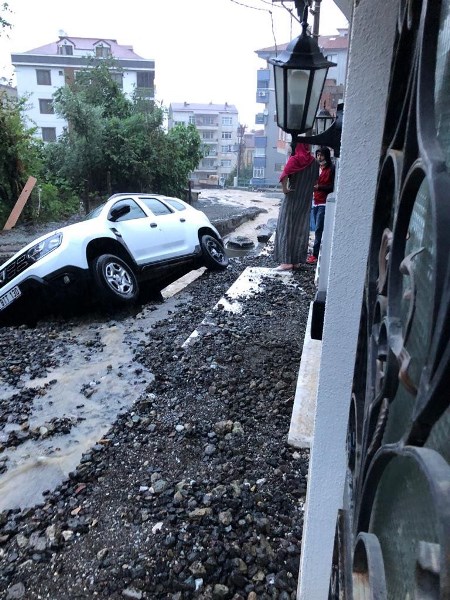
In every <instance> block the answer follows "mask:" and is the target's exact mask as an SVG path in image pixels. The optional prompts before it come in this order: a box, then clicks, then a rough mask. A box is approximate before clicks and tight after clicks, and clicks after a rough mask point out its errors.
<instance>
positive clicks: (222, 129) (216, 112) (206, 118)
mask: <svg viewBox="0 0 450 600" xmlns="http://www.w3.org/2000/svg"><path fill="white" fill-rule="evenodd" d="M180 123H182V124H184V125H188V124H189V123H192V124H193V125H195V127H196V128H197V130H198V132H199V134H200V137H201V139H202V142H203V146H204V148H205V154H204V157H203V158H202V160H201V161H200V164H199V165H198V166H197V168H196V169H195V170H194V171H193V172H192V174H191V179H192V181H193V183H194V185H196V186H219V185H221V184H223V183H224V181H225V179H226V178H227V177H228V175H229V174H230V173H231V172H232V171H233V169H234V168H235V167H236V164H237V157H238V151H239V144H238V125H239V114H238V111H237V109H236V107H235V106H234V105H233V104H228V103H227V102H225V104H213V103H212V102H210V103H209V104H198V103H194V102H191V103H190V102H182V103H177V102H172V103H171V104H170V106H169V119H168V127H169V129H171V128H172V127H174V126H175V125H177V124H180Z"/></svg>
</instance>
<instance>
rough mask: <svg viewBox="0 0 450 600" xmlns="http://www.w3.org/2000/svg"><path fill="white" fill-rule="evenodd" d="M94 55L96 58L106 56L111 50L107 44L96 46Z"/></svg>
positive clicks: (109, 54)
mask: <svg viewBox="0 0 450 600" xmlns="http://www.w3.org/2000/svg"><path fill="white" fill-rule="evenodd" d="M95 56H96V57H97V58H108V56H111V50H110V49H109V48H108V47H107V46H96V48H95Z"/></svg>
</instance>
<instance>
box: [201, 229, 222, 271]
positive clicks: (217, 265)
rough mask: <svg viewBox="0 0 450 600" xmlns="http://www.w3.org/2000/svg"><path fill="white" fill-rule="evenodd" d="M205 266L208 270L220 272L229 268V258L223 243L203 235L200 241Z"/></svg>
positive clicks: (210, 236)
mask: <svg viewBox="0 0 450 600" xmlns="http://www.w3.org/2000/svg"><path fill="white" fill-rule="evenodd" d="M200 246H201V249H202V258H203V264H204V265H205V266H206V267H208V269H213V270H214V271H220V270H223V269H226V268H227V267H228V256H227V255H226V252H225V248H224V247H223V244H222V242H220V241H219V240H217V239H216V238H215V237H213V236H212V235H202V237H201V239H200Z"/></svg>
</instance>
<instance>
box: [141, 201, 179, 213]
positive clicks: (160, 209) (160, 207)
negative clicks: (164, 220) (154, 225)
mask: <svg viewBox="0 0 450 600" xmlns="http://www.w3.org/2000/svg"><path fill="white" fill-rule="evenodd" d="M140 200H141V202H143V203H144V204H145V206H146V207H147V208H149V209H150V210H151V211H152V213H153V214H154V215H170V214H172V211H171V210H170V208H169V207H168V206H166V205H165V204H164V202H161V200H158V199H157V198H140Z"/></svg>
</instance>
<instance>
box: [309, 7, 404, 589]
mask: <svg viewBox="0 0 450 600" xmlns="http://www.w3.org/2000/svg"><path fill="white" fill-rule="evenodd" d="M397 9H398V0H388V1H387V2H385V3H384V4H383V10H380V5H379V4H378V3H375V2H372V0H360V2H359V3H358V5H357V7H356V8H355V9H354V14H353V18H352V28H351V39H350V51H349V65H348V76H347V87H346V97H345V114H344V124H343V135H342V150H341V161H340V169H339V176H338V182H337V193H336V214H335V223H334V230H333V240H332V249H331V258H330V275H329V280H328V294H327V307H326V313H325V323H324V335H323V343H322V357H321V368H320V376H319V384H318V392H317V409H316V417H315V432H314V442H313V447H312V453H311V462H310V469H309V483H308V492H307V501H306V502H307V509H306V515H305V527H304V533H303V544H302V555H301V565H300V580H299V588H298V598H299V599H300V600H326V599H327V598H328V588H329V579H330V569H331V560H332V549H333V540H334V531H335V524H336V516H337V509H338V508H339V507H341V506H342V504H343V488H344V478H345V471H346V457H345V439H346V431H347V419H348V412H349V405H350V396H351V388H352V379H353V365H354V359H355V353H356V343H357V335H358V325H359V317H360V309H361V303H362V292H363V285H364V277H365V270H366V260H367V253H368V247H369V237H370V230H371V220H372V210H373V202H374V196H375V189H376V180H377V173H378V164H379V157H380V153H381V139H382V131H383V126H384V113H385V104H386V98H387V89H388V82H389V73H390V64H391V56H392V45H393V40H394V28H395V22H396V17H397Z"/></svg>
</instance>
